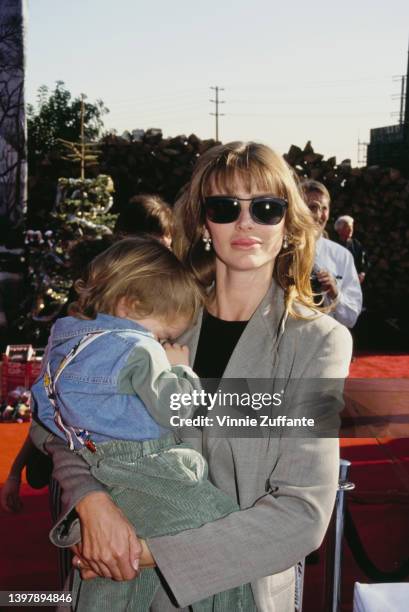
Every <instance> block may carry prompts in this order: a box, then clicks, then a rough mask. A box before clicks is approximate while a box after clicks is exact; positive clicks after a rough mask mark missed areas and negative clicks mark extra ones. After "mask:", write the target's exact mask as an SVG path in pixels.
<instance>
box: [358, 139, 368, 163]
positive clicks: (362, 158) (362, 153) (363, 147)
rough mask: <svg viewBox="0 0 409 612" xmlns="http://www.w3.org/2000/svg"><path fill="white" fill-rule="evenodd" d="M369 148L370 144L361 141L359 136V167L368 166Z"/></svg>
mask: <svg viewBox="0 0 409 612" xmlns="http://www.w3.org/2000/svg"><path fill="white" fill-rule="evenodd" d="M367 147H368V143H367V142H363V141H362V140H360V139H359V136H358V154H357V164H358V166H365V165H366V157H367Z"/></svg>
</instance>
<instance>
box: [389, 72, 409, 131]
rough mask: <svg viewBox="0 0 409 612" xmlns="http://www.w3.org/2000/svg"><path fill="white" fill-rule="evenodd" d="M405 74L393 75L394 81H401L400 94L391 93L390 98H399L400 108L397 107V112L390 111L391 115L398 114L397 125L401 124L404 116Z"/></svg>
mask: <svg viewBox="0 0 409 612" xmlns="http://www.w3.org/2000/svg"><path fill="white" fill-rule="evenodd" d="M406 78H407V77H406V76H405V75H404V74H402V75H399V76H396V77H393V80H394V81H397V80H400V82H401V92H400V94H393V95H392V100H399V101H400V109H399V113H398V112H393V113H391V115H392V117H393V116H396V115H398V114H399V125H400V126H402V125H403V123H404V117H405V108H404V106H405V85H406Z"/></svg>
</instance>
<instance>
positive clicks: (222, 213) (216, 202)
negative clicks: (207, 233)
mask: <svg viewBox="0 0 409 612" xmlns="http://www.w3.org/2000/svg"><path fill="white" fill-rule="evenodd" d="M204 206H205V210H206V216H207V218H208V219H210V221H213V223H232V222H233V221H236V219H238V218H239V216H240V202H238V201H237V200H235V199H234V198H216V197H212V198H206V200H205V202H204Z"/></svg>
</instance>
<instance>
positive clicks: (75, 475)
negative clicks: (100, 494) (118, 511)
mask: <svg viewBox="0 0 409 612" xmlns="http://www.w3.org/2000/svg"><path fill="white" fill-rule="evenodd" d="M30 437H31V440H32V441H33V443H34V444H35V446H37V448H38V449H39V450H41V451H42V452H45V453H47V454H49V455H50V456H51V458H52V460H53V478H55V480H57V481H58V482H59V484H60V485H61V491H62V495H61V502H62V513H61V516H60V518H59V520H58V522H57V523H56V525H55V526H54V527H53V528H52V529H51V531H50V539H51V541H52V543H53V544H55V545H56V546H60V547H68V546H72V545H73V544H77V543H78V542H79V541H80V540H81V530H80V524H79V519H78V517H77V515H76V512H75V510H74V508H75V506H76V504H77V503H78V502H79V501H80V500H81V499H82V498H83V497H85V496H86V495H88V494H89V493H93V492H94V491H104V492H105V493H106V492H107V491H106V489H105V487H104V486H103V485H102V484H101V483H100V482H98V480H96V479H95V478H94V477H93V476H92V475H91V472H90V471H89V467H88V465H87V464H86V463H85V461H84V460H83V459H82V458H81V457H80V456H79V455H77V453H73V452H72V451H71V450H70V449H69V448H68V446H67V444H66V442H65V441H64V440H62V439H60V438H58V437H57V436H54V435H53V434H52V433H50V432H49V431H48V430H47V429H45V427H43V426H42V425H41V424H39V423H37V422H36V421H34V420H33V421H32V424H31V428H30Z"/></svg>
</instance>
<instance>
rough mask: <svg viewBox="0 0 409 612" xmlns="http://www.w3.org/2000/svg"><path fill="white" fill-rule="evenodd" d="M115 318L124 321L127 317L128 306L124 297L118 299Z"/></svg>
mask: <svg viewBox="0 0 409 612" xmlns="http://www.w3.org/2000/svg"><path fill="white" fill-rule="evenodd" d="M115 316H116V317H121V318H122V319H126V318H127V317H128V316H129V305H128V300H127V299H126V297H125V296H123V297H121V298H119V300H118V302H117V304H116V308H115Z"/></svg>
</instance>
